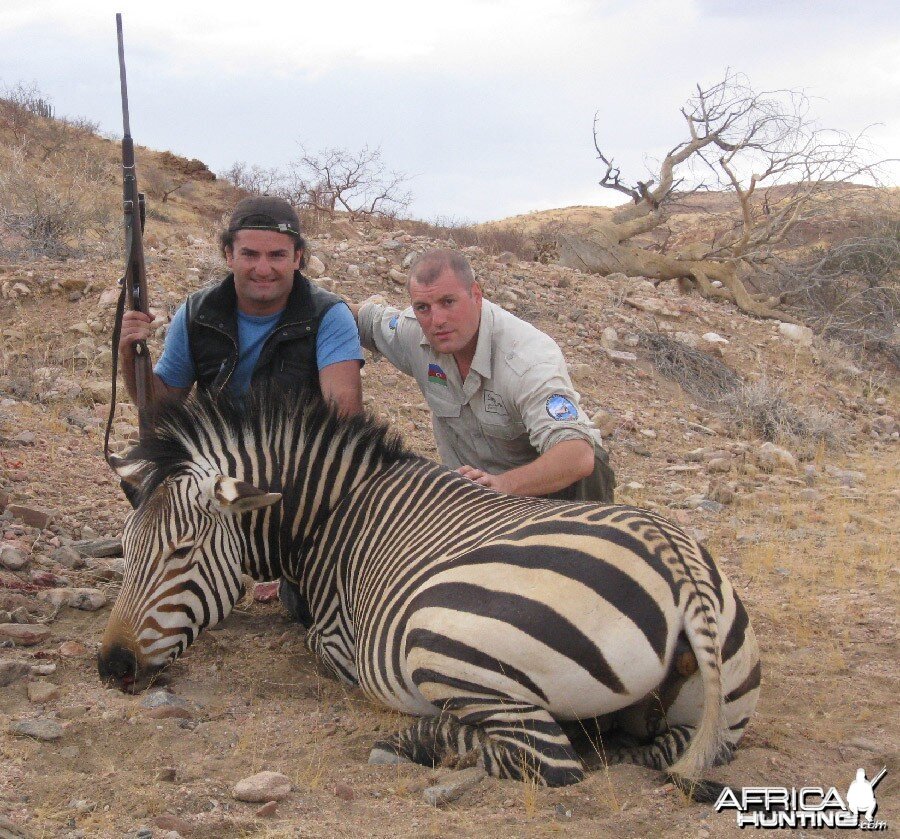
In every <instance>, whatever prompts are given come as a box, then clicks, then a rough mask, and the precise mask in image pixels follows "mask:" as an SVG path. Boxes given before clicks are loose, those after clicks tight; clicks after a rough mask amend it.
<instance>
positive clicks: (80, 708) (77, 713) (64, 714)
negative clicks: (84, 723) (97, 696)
mask: <svg viewBox="0 0 900 839" xmlns="http://www.w3.org/2000/svg"><path fill="white" fill-rule="evenodd" d="M90 710H91V709H90V708H89V707H88V706H87V705H69V706H67V707H65V708H60V709H59V711H57V712H56V715H57V716H58V717H59V718H60V719H61V720H77V719H78V718H79V717H83V716H84V715H85V714H86V713H87V712H88V711H90Z"/></svg>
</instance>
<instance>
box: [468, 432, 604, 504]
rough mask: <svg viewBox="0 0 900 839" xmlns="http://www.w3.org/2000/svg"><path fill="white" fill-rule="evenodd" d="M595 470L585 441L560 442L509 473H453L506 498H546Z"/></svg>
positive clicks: (470, 469)
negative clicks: (529, 496) (512, 496)
mask: <svg viewBox="0 0 900 839" xmlns="http://www.w3.org/2000/svg"><path fill="white" fill-rule="evenodd" d="M593 468H594V447H593V445H592V444H591V443H588V442H587V441H586V440H563V441H562V442H560V443H557V444H556V445H555V446H551V447H550V448H549V449H547V451H545V452H544V453H543V454H542V455H541V456H540V457H539V458H538V459H537V460H533V461H532V462H531V463H527V464H525V466H517V467H516V468H515V469H510V470H509V471H508V472H501V473H500V474H499V475H491V474H490V473H488V472H485V471H484V470H482V469H476V468H475V467H474V466H460V467H459V469H457V470H456V471H457V472H459V474H460V475H462V476H463V477H466V478H468V479H469V480H470V481H474V482H475V483H476V484H479V485H480V486H483V487H489V488H490V489H495V490H497V492H505V493H507V495H534V496H541V495H549V494H550V493H551V492H558V491H559V490H561V489H563V488H564V487H567V486H569V485H570V484H573V483H575V481H580V480H581V479H582V478H585V477H587V476H588V475H590V474H591V472H592V471H593Z"/></svg>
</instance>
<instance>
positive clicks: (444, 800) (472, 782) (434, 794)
mask: <svg viewBox="0 0 900 839" xmlns="http://www.w3.org/2000/svg"><path fill="white" fill-rule="evenodd" d="M486 777H487V773H486V772H485V771H484V769H482V768H481V767H480V766H470V767H469V768H468V769H462V770H460V771H459V772H453V773H452V774H450V775H446V776H444V777H443V778H441V779H439V780H438V782H437V783H436V784H435V785H434V786H431V787H428V788H427V789H426V790H425V791H424V792H423V793H422V797H423V798H424V799H425V801H426V802H427V803H428V804H431V805H432V807H441V806H443V805H444V804H449V803H450V802H451V801H455V800H456V799H457V798H459V797H460V796H461V795H463V794H464V793H466V792H468V791H469V790H470V789H474V788H475V787H476V786H478V784H480V783H481V782H482V781H483V780H484V779H485V778H486Z"/></svg>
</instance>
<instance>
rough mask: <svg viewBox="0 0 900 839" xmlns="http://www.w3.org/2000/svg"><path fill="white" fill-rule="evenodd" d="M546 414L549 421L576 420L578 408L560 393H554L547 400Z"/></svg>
mask: <svg viewBox="0 0 900 839" xmlns="http://www.w3.org/2000/svg"><path fill="white" fill-rule="evenodd" d="M547 413H548V414H549V415H550V418H551V419H555V420H560V421H562V420H573V419H578V408H576V407H575V403H574V402H572V400H571V399H568V398H567V397H565V396H563V395H562V394H561V393H554V394H553V396H550V397H548V398H547Z"/></svg>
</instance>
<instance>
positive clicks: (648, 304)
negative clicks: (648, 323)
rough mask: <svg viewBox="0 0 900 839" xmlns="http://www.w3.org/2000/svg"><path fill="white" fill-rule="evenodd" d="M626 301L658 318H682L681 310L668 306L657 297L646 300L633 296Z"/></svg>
mask: <svg viewBox="0 0 900 839" xmlns="http://www.w3.org/2000/svg"><path fill="white" fill-rule="evenodd" d="M625 302H626V303H627V304H628V305H629V306H632V307H633V308H635V309H637V310H638V311H641V312H646V313H647V314H648V315H655V316H656V317H658V318H663V319H665V320H679V319H680V318H681V312H679V311H678V310H676V309H673V308H672V307H671V306H667V305H666V303H665V302H664V301H663V300H659V299H658V298H655V297H650V298H647V299H644V300H634V299H632V298H631V297H626V298H625Z"/></svg>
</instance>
